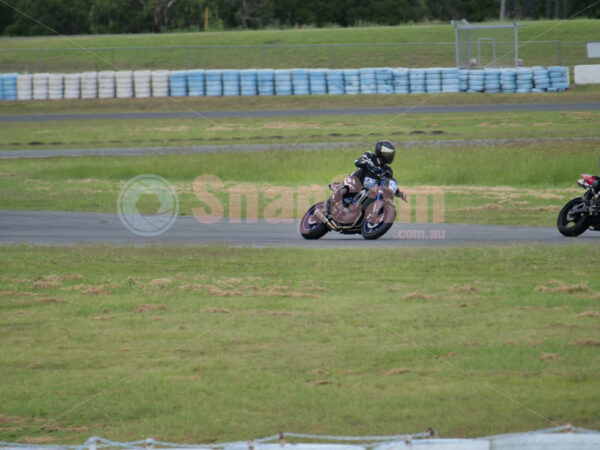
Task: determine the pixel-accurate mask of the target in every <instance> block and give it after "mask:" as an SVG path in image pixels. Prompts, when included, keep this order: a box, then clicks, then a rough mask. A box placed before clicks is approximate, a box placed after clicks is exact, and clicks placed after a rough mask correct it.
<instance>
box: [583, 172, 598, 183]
mask: <svg viewBox="0 0 600 450" xmlns="http://www.w3.org/2000/svg"><path fill="white" fill-rule="evenodd" d="M581 178H583V181H585V183H586V184H589V185H590V186H591V185H592V184H594V182H595V181H596V179H597V178H598V177H596V176H594V175H589V174H587V173H582V174H581Z"/></svg>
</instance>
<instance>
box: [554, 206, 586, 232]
mask: <svg viewBox="0 0 600 450" xmlns="http://www.w3.org/2000/svg"><path fill="white" fill-rule="evenodd" d="M582 204H583V200H582V199H581V197H577V198H574V199H573V200H571V201H569V202H568V203H567V204H566V205H565V206H563V209H561V210H560V212H559V213H558V218H557V219H556V226H557V228H558V231H560V234H562V235H563V236H567V237H575V236H579V235H580V234H581V233H583V232H584V231H585V230H587V229H588V228H589V226H590V220H591V219H590V216H589V215H588V213H587V211H586V212H578V213H572V212H571V211H572V210H573V209H574V208H575V207H577V206H581V205H582Z"/></svg>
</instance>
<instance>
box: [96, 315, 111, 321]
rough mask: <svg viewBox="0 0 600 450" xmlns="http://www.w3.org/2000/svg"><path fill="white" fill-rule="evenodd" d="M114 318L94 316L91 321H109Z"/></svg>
mask: <svg viewBox="0 0 600 450" xmlns="http://www.w3.org/2000/svg"><path fill="white" fill-rule="evenodd" d="M114 318H115V316H112V315H110V316H95V317H92V320H111V319H114Z"/></svg>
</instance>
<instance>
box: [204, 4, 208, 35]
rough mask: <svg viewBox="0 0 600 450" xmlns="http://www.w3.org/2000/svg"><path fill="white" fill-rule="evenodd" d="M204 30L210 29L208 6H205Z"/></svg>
mask: <svg viewBox="0 0 600 450" xmlns="http://www.w3.org/2000/svg"><path fill="white" fill-rule="evenodd" d="M204 31H208V6H205V7H204Z"/></svg>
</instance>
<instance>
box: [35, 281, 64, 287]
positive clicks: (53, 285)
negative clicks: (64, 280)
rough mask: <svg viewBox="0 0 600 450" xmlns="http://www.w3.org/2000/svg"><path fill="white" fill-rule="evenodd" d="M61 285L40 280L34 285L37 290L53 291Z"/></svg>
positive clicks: (56, 282)
mask: <svg viewBox="0 0 600 450" xmlns="http://www.w3.org/2000/svg"><path fill="white" fill-rule="evenodd" d="M59 285H60V283H59V282H58V281H57V280H38V281H34V282H33V283H32V286H33V287H34V288H35V289H52V288H55V287H58V286H59Z"/></svg>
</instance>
